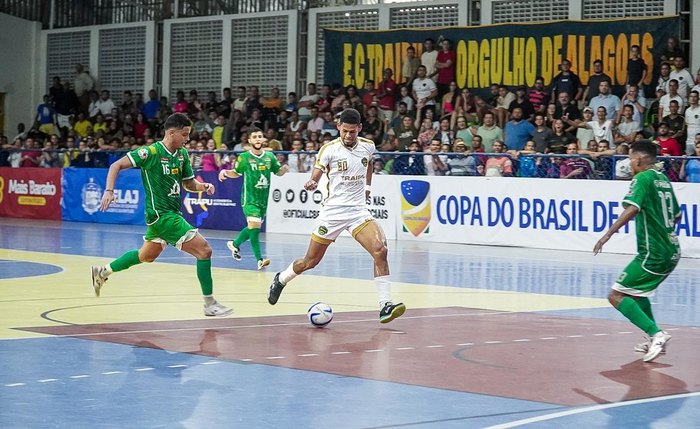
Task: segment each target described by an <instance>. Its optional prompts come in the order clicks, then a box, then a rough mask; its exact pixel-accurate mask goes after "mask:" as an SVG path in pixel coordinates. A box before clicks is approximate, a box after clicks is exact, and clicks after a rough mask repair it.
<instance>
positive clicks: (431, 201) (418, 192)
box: [395, 176, 700, 258]
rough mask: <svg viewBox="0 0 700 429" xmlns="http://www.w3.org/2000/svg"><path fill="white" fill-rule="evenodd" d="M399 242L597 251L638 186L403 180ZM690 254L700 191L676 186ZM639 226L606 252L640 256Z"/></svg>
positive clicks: (695, 248)
mask: <svg viewBox="0 0 700 429" xmlns="http://www.w3.org/2000/svg"><path fill="white" fill-rule="evenodd" d="M395 177H396V178H397V180H398V183H397V187H398V191H399V192H400V194H401V195H400V201H401V203H400V204H401V212H400V214H399V216H400V218H399V220H398V221H397V224H398V231H397V238H398V239H413V240H421V241H437V242H449V243H465V244H487V245H495V246H519V247H533V248H543V249H561V250H581V251H592V249H593V245H594V244H595V242H596V241H597V240H598V239H599V238H600V237H601V235H602V234H603V233H604V232H605V230H607V228H608V227H609V226H610V225H612V223H613V222H615V220H616V219H617V218H618V217H619V215H620V213H622V211H623V207H622V204H621V201H622V198H623V197H624V196H625V194H626V193H627V190H628V188H629V185H630V182H622V181H599V180H554V179H526V178H517V179H516V178H500V177H496V178H486V177H466V178H456V177H399V176H395ZM674 189H675V190H676V195H677V197H678V200H679V202H680V204H681V210H682V214H683V217H682V220H681V222H680V223H679V225H678V235H679V238H680V243H681V247H682V251H683V256H686V257H695V258H697V257H700V226H699V225H698V205H700V186H699V185H697V184H687V183H674ZM634 227H635V225H634V222H630V223H629V224H628V225H627V227H626V228H623V229H622V230H621V232H620V233H619V234H617V235H616V236H615V237H613V238H612V239H611V240H610V241H609V242H608V243H607V244H606V245H605V248H604V251H609V252H617V253H635V252H636V241H635V235H634Z"/></svg>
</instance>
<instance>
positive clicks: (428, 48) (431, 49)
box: [420, 38, 438, 82]
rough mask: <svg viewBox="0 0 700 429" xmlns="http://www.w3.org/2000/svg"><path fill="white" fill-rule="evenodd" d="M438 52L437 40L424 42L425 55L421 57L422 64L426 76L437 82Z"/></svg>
mask: <svg viewBox="0 0 700 429" xmlns="http://www.w3.org/2000/svg"><path fill="white" fill-rule="evenodd" d="M437 56H438V52H437V51H436V50H435V40H433V39H431V38H428V39H425V41H424V42H423V53H422V54H421V55H420V63H421V65H423V66H424V67H425V71H426V76H427V77H428V78H430V79H432V80H433V82H435V81H437V69H436V68H435V63H436V62H437Z"/></svg>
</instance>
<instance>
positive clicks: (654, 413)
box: [572, 359, 689, 428]
mask: <svg viewBox="0 0 700 429" xmlns="http://www.w3.org/2000/svg"><path fill="white" fill-rule="evenodd" d="M672 366H673V365H669V364H664V363H656V362H654V363H647V362H644V361H643V360H642V359H636V360H634V361H632V362H629V363H626V364H624V365H622V366H621V367H620V368H619V369H613V370H609V371H602V372H600V375H602V376H603V377H605V378H607V379H609V380H611V381H613V382H615V383H618V384H623V385H626V386H628V387H629V389H628V390H627V392H626V393H625V395H624V396H623V397H622V398H614V399H604V398H602V397H599V396H596V395H594V394H593V393H590V392H586V391H585V390H583V389H579V388H573V389H572V390H573V391H574V392H576V393H578V394H580V395H582V396H585V397H586V398H589V399H591V400H592V401H594V402H596V403H598V404H610V403H615V402H625V401H633V400H635V399H644V398H653V397H660V396H667V395H680V394H683V393H688V392H689V391H688V389H687V387H688V385H687V384H686V383H685V382H684V381H683V380H680V379H678V378H675V377H671V376H670V375H667V374H664V373H662V372H659V371H658V370H659V369H664V368H669V367H672ZM684 402H685V399H684V398H678V399H673V400H665V401H660V402H658V403H655V404H639V405H637V406H640V407H645V410H644V418H643V419H634V420H632V419H633V416H634V410H633V408H632V407H625V406H621V407H614V408H607V409H605V410H604V412H605V413H606V414H607V415H608V416H609V417H610V419H609V421H608V424H607V427H610V428H620V427H628V426H629V425H630V424H633V425H634V427H635V428H651V427H652V426H654V422H656V421H659V420H662V419H664V418H666V417H670V416H672V415H673V414H675V413H676V412H677V411H678V410H679V409H680V408H681V407H682V406H683V403H684Z"/></svg>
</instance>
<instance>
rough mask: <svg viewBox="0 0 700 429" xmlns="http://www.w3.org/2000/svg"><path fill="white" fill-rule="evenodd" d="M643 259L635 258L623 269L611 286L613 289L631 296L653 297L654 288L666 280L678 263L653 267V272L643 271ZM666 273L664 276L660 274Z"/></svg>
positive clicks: (670, 262)
mask: <svg viewBox="0 0 700 429" xmlns="http://www.w3.org/2000/svg"><path fill="white" fill-rule="evenodd" d="M642 263H643V259H642V258H641V257H640V256H637V257H636V258H634V259H633V260H632V262H630V263H629V265H627V266H626V267H625V269H624V270H623V271H622V274H620V277H618V279H617V281H616V282H615V284H614V285H613V287H612V288H613V289H614V290H616V291H618V292H622V293H624V294H626V295H631V296H647V297H648V296H653V295H654V293H655V292H656V288H657V287H659V285H660V284H661V282H663V281H664V280H666V277H668V275H669V274H671V271H673V269H674V268H676V265H677V264H678V261H677V260H675V261H671V260H670V261H668V264H667V265H665V266H655V267H654V270H651V271H650V270H648V269H645V268H644V267H643V265H642ZM662 273H666V274H662Z"/></svg>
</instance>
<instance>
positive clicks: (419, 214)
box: [401, 180, 431, 237]
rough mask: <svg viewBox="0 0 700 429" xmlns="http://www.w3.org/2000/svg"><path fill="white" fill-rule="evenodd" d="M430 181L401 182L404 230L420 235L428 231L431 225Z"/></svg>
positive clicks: (416, 235)
mask: <svg viewBox="0 0 700 429" xmlns="http://www.w3.org/2000/svg"><path fill="white" fill-rule="evenodd" d="M430 214H431V204H430V183H429V182H426V181H423V180H404V181H402V182H401V220H402V221H403V230H404V231H407V232H410V233H411V234H413V235H414V236H415V237H418V236H419V235H420V234H422V233H423V232H425V233H428V232H430V231H429V228H428V225H430Z"/></svg>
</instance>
